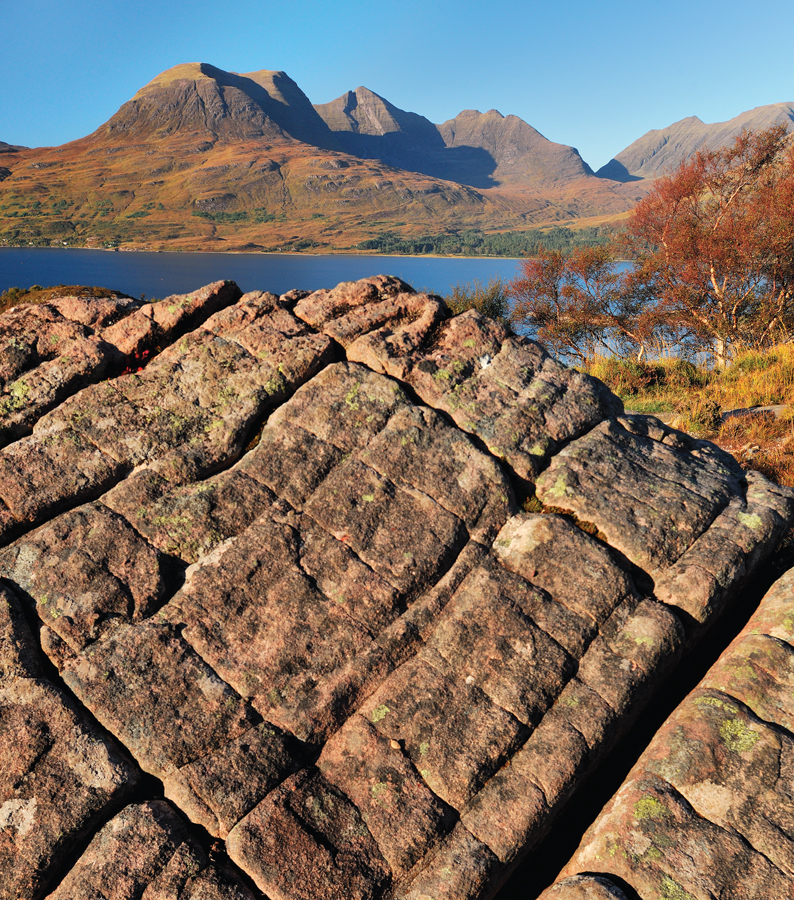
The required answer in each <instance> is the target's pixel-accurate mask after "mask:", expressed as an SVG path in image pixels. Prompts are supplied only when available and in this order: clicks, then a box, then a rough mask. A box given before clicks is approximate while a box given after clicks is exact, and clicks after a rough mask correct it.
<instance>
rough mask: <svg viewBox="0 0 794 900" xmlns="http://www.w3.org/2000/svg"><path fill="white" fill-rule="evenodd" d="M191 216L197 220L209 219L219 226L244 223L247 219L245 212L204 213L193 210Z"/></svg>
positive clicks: (201, 210) (199, 210) (203, 211)
mask: <svg viewBox="0 0 794 900" xmlns="http://www.w3.org/2000/svg"><path fill="white" fill-rule="evenodd" d="M193 215H194V216H196V217H197V218H199V219H209V221H210V222H217V223H218V224H219V225H228V224H230V223H232V222H245V221H246V220H247V219H248V213H247V212H206V211H205V210H203V209H194V210H193Z"/></svg>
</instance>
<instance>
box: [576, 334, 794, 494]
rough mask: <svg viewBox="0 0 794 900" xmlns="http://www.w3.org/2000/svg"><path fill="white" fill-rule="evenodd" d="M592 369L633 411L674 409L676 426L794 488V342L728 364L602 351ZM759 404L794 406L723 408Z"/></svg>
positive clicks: (664, 411)
mask: <svg viewBox="0 0 794 900" xmlns="http://www.w3.org/2000/svg"><path fill="white" fill-rule="evenodd" d="M587 371H588V373H589V374H591V375H594V376H595V377H596V378H599V379H601V381H603V382H604V383H605V384H607V386H608V387H610V388H611V389H612V390H613V391H614V392H615V393H616V394H618V396H619V397H620V398H621V399H622V400H623V403H624V404H625V406H626V409H628V410H631V411H634V412H644V413H659V414H661V413H672V414H673V415H672V418H673V424H674V425H675V427H677V428H680V429H681V430H682V431H687V432H689V433H691V434H694V435H696V436H699V437H707V438H709V439H710V440H713V441H715V442H716V443H717V444H719V445H720V446H721V447H723V448H724V449H726V450H728V451H729V452H730V453H732V454H733V455H734V456H735V457H736V458H737V459H738V460H739V462H740V463H741V464H742V465H743V466H744V467H745V468H747V469H755V470H757V471H760V472H763V473H764V474H765V475H766V476H767V477H769V478H771V479H772V480H773V481H776V482H778V484H785V485H789V486H794V415H793V414H792V413H794V344H781V345H779V346H777V347H774V348H772V349H771V350H768V351H766V352H758V351H748V352H746V353H742V354H739V355H737V356H736V357H735V358H734V360H733V362H732V364H731V365H730V366H729V367H728V368H726V369H724V370H714V369H706V368H702V367H696V366H694V365H693V364H692V363H690V362H688V361H686V360H680V359H678V360H676V359H664V360H655V361H652V362H636V361H633V360H623V359H614V358H607V357H598V358H596V359H593V360H592V361H591V363H590V364H589V365H588V367H587ZM758 406H792V412H789V411H787V410H784V411H783V412H782V414H778V415H774V414H773V413H771V412H770V413H765V414H758V413H756V414H753V415H742V416H731V417H729V418H726V419H724V420H723V417H722V414H723V413H724V412H727V411H729V410H747V409H751V408H753V407H758Z"/></svg>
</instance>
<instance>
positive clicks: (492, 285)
mask: <svg viewBox="0 0 794 900" xmlns="http://www.w3.org/2000/svg"><path fill="white" fill-rule="evenodd" d="M444 299H445V300H446V302H447V306H448V307H449V308H450V309H451V310H452V312H453V313H454V314H455V315H458V313H462V312H466V310H467V309H476V310H477V312H478V313H481V314H482V315H484V316H489V317H490V318H491V319H498V320H499V321H501V322H503V323H504V324H509V319H510V298H509V293H508V285H507V283H506V282H504V281H502V279H501V278H499V277H498V276H497V277H495V278H492V279H491V280H490V281H489V282H488V284H486V285H483V283H482V282H481V281H479V280H477V279H475V280H474V281H473V282H471V283H470V284H456V285H455V286H454V287H453V288H452V293H451V294H448V295H447V296H446V297H445V298H444Z"/></svg>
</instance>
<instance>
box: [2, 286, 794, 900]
mask: <svg viewBox="0 0 794 900" xmlns="http://www.w3.org/2000/svg"><path fill="white" fill-rule="evenodd" d="M0 340H2V346H0V375H1V376H2V379H3V380H2V395H1V396H0V434H1V435H2V436H3V448H2V449H1V450H0V536H1V537H2V546H0V575H2V579H3V580H2V584H1V585H0V760H2V764H1V765H0V898H3V900H6V898H8V900H11V898H15V900H17V898H25V900H35V898H39V897H45V896H47V895H48V894H49V895H51V896H53V897H58V898H67V897H76V896H85V897H91V898H94V897H96V898H100V897H102V898H104V897H111V896H112V897H114V898H116V897H128V896H129V897H133V896H134V897H140V896H143V897H146V898H148V897H149V896H151V897H155V896H157V897H160V896H168V897H176V898H186V900H187V898H194V900H215V898H218V900H227V898H235V900H236V898H250V897H252V896H258V897H262V896H266V897H268V898H271V900H282V898H283V900H308V898H319V897H322V898H340V900H341V898H392V897H395V898H396V897H404V898H412V900H426V898H431V897H442V896H443V897H447V898H485V897H489V896H492V895H493V894H494V892H495V891H496V890H498V888H499V886H500V884H501V883H502V882H503V881H504V879H505V878H506V877H507V875H508V874H509V872H510V871H511V869H512V867H514V866H515V865H516V863H517V862H518V861H519V860H520V859H521V858H522V856H523V855H525V854H526V853H527V852H528V851H529V850H530V849H531V848H533V847H537V846H538V845H539V843H540V842H541V840H543V839H544V838H546V835H547V834H549V831H550V829H551V828H552V825H553V821H554V818H555V816H556V815H557V814H558V813H559V812H560V810H561V809H562V808H563V807H564V806H565V805H566V804H567V803H568V802H569V800H570V799H571V797H573V796H574V794H575V792H576V791H577V789H578V788H579V787H580V785H581V784H582V782H583V781H584V779H585V776H586V775H587V773H588V772H589V771H590V770H592V768H593V767H594V766H595V764H596V763H597V762H598V761H600V760H601V759H603V758H604V756H605V755H606V754H607V753H609V752H610V751H612V750H613V748H614V747H615V746H616V745H617V744H618V742H619V739H620V737H621V735H622V734H623V733H624V732H625V731H626V730H627V729H628V728H629V726H630V725H631V723H632V721H633V719H634V717H635V716H636V715H637V713H638V712H639V711H640V710H641V709H642V708H643V706H645V705H646V704H647V703H648V702H649V700H651V699H652V698H653V697H654V695H655V694H656V693H657V692H658V690H659V688H660V686H661V684H662V681H663V679H664V678H665V676H666V675H667V674H668V673H669V672H670V671H671V669H673V668H674V667H675V666H676V664H677V662H678V660H679V658H680V656H681V654H682V652H684V651H686V650H688V649H689V648H691V647H692V646H693V645H694V643H695V641H696V640H697V639H698V638H699V636H700V635H701V633H702V632H703V631H704V630H705V629H706V628H707V627H708V626H709V625H710V624H711V623H712V622H713V621H714V620H715V619H716V618H717V617H718V616H719V615H721V614H722V613H723V612H725V611H726V610H727V609H729V608H730V603H731V600H732V598H733V596H734V595H735V592H736V590H737V589H738V587H739V586H740V585H741V584H743V583H744V582H745V581H746V579H747V577H748V576H750V575H751V574H752V573H753V571H754V570H755V569H756V568H757V567H758V565H759V563H761V562H762V561H763V559H764V558H765V556H767V555H768V554H769V553H770V552H771V550H772V549H773V548H774V547H775V546H776V544H777V542H778V541H779V539H780V536H781V535H782V533H783V532H784V530H785V529H786V528H787V526H788V524H789V523H790V521H791V519H792V517H794V496H793V495H792V492H790V491H787V490H785V489H782V488H778V487H776V486H774V485H772V484H771V483H770V482H768V481H766V480H765V479H764V478H763V477H762V476H759V475H755V474H747V473H744V472H743V471H742V470H741V469H740V468H739V467H738V465H737V464H736V463H734V462H733V460H732V459H731V458H730V457H729V456H727V455H725V454H723V453H722V452H721V451H719V450H718V449H717V448H715V447H713V446H711V445H710V444H707V443H705V442H700V441H696V440H693V439H692V438H689V437H687V436H686V435H683V434H681V433H680V432H676V431H674V430H671V429H669V428H667V427H665V426H664V425H662V424H661V423H660V422H658V421H657V420H655V419H652V418H647V417H640V416H625V415H623V411H622V406H621V404H620V401H619V400H618V399H617V398H616V397H614V396H613V395H611V394H610V393H609V391H608V390H607V389H606V388H605V387H604V386H603V385H602V384H601V383H600V382H598V381H596V380H594V379H591V378H589V377H587V376H585V375H582V374H580V373H578V372H575V371H573V370H569V369H566V368H565V367H563V366H562V365H560V364H559V363H557V362H556V361H555V360H554V359H552V358H551V357H550V356H549V355H548V354H547V353H546V352H545V350H544V349H543V348H542V347H540V346H539V345H538V344H536V343H534V342H532V341H530V340H527V339H525V338H523V337H519V336H516V335H513V334H511V333H510V332H509V331H508V330H507V329H506V328H505V327H504V326H503V325H501V324H500V323H498V322H495V321H493V320H489V319H485V318H483V317H481V316H480V315H479V314H478V313H476V312H474V311H470V312H467V313H464V314H462V315H460V316H457V317H451V316H450V314H449V312H448V310H447V308H446V307H445V305H444V303H443V301H441V300H440V299H439V298H437V297H433V296H428V295H425V294H418V293H416V292H414V291H413V290H412V289H411V288H410V287H409V286H408V285H406V284H405V283H403V282H402V281H400V280H399V279H397V278H393V277H389V276H378V277H376V278H371V279H366V280H364V281H359V282H355V283H347V284H342V285H339V286H337V287H336V288H334V289H332V290H323V291H316V292H314V293H311V294H309V293H307V292H303V291H292V292H290V293H289V294H286V295H283V296H282V297H277V296H275V295H273V294H269V293H266V292H262V291H255V292H252V293H248V294H245V295H241V292H240V291H239V289H237V287H236V285H234V284H232V283H230V282H218V283H216V284H213V285H209V286H207V287H205V288H202V289H201V290H199V291H195V292H193V293H192V294H186V295H183V296H177V297H169V298H167V299H166V300H162V301H158V302H157V303H153V304H141V303H138V302H136V301H130V300H129V299H113V298H104V299H102V300H96V299H85V300H81V299H80V298H69V299H62V300H58V301H54V302H52V303H50V304H47V305H42V306H38V307H24V308H17V309H15V310H12V311H11V312H9V313H6V314H5V315H3V316H2V317H0ZM726 677H727V676H726ZM723 689H724V688H723V687H715V686H710V687H708V688H707V689H706V688H704V691H705V693H703V697H705V698H707V699H708V698H712V697H716V698H717V699H718V700H719V701H720V702H722V703H723V706H722V707H719V708H718V706H717V703H716V700H715V702H714V703H711V705H709V703H710V702H711V701H709V703H706V701H705V700H704V701H703V703H705V704H706V706H708V711H709V712H708V714H709V715H710V716H712V718H713V717H714V716H718V713H719V711H720V710H722V712H725V710H726V709H728V707H727V706H725V705H724V704H725V703H734V705H736V704H738V700H736V701H734V700H730V701H729V700H725V701H723V700H722V699H720V698H721V696H722V695H721V694H718V693H715V691H717V692H719V691H720V690H723ZM773 695H774V692H773V691H771V690H770V692H769V696H770V697H772V696H773ZM774 696H777V695H774ZM742 702H743V703H746V702H747V701H746V700H742ZM770 702H772V701H771V700H770ZM782 702H783V701H782V700H781V703H782ZM701 706H703V704H701ZM697 709H698V710H700V709H701V707H697ZM731 709H733V707H731ZM736 709H737V710H738V711H737V712H736V714H735V715H734V713H733V712H731V711H730V710H729V711H728V712H730V715H731V716H733V719H736V721H737V722H738V723H739V724H738V725H737V726H735V729H734V730H736V729H738V731H736V734H737V735H738V736H737V737H736V740H738V741H740V742H741V741H742V740H744V738H743V737H742V735H745V737H746V732H748V729H749V730H750V731H752V730H753V728H755V725H754V724H753V722H754V721H755V720H754V719H752V721H751V714H750V713H749V712H748V713H745V712H744V711H743V710H744V708H743V707H742V708H741V709H739V706H738V705H737V706H736ZM728 712H726V713H725V715H728ZM754 714H757V715H758V716H760V717H761V718H765V715H764V714H763V713H761V712H757V713H754ZM742 716H744V718H742ZM748 716H749V717H750V718H748ZM733 719H731V721H733ZM745 719H746V720H747V721H745ZM692 727H693V728H695V727H697V728H700V729H701V730H704V729H706V730H707V729H708V728H712V730H714V729H717V731H718V732H719V729H720V728H721V727H722V726H721V725H720V724H719V722H717V720H716V719H715V720H714V722H711V720H710V719H709V721H708V722H707V723H706V725H702V726H700V725H698V726H695V725H693V726H692ZM732 727H733V726H732ZM731 733H733V732H731ZM753 733H755V732H753ZM748 740H749V739H748ZM769 740H770V741H771V740H772V738H771V737H770V738H769ZM780 740H782V738H780ZM742 746H744V745H742ZM753 746H754V747H755V743H754V744H753ZM759 746H760V744H759ZM764 746H766V745H764ZM770 746H771V745H770ZM751 749H752V748H751ZM770 752H771V751H770ZM682 772H683V769H682ZM688 777H689V776H688V775H686V774H682V775H681V779H683V780H684V781H686V779H687V778H688ZM703 777H704V778H705V775H704V776H703ZM731 777H732V776H731ZM759 777H760V776H759ZM690 780H691V779H690ZM701 780H702V779H701ZM687 783H689V782H687ZM693 783H695V782H693ZM698 783H699V782H698ZM659 790H661V788H660V789H659ZM695 790H697V784H695ZM769 790H773V791H774V790H777V788H775V786H774V785H772V786H771V787H769ZM655 796H656V795H654V797H655ZM732 796H733V795H732ZM734 799H735V798H734ZM653 802H654V803H656V802H658V803H662V802H664V799H663V798H662V799H658V798H657V799H654V801H653ZM770 802H771V801H770ZM648 803H649V804H650V803H651V801H648ZM737 803H739V800H736V802H734V800H731V802H730V803H729V806H730V808H731V809H734V807H735V808H736V809H738V806H736V804H737ZM731 804H732V805H731ZM648 808H649V810H651V806H649V807H648ZM655 809H656V807H655V806H653V810H655ZM729 812H730V811H729ZM729 812H726V813H725V815H729ZM734 812H735V810H734ZM730 814H731V815H733V813H730ZM671 815H672V814H671ZM676 815H677V813H676ZM682 815H683V814H682ZM736 815H738V813H736ZM759 815H760V814H759ZM671 821H672V820H671ZM676 821H678V820H677V819H676ZM682 821H683V820H682ZM715 821H716V820H715ZM726 821H727V820H726ZM731 821H732V820H731ZM684 825H686V822H684ZM682 827H683V826H682ZM686 827H688V825H687V826H686ZM764 827H765V825H764V822H763V821H761V819H759V825H758V828H759V829H761V831H763V828H764ZM781 827H782V826H781ZM759 833H760V832H759ZM548 839H549V840H553V839H554V832H553V830H552V831H551V837H550V838H548ZM731 859H733V857H731ZM726 865H734V863H733V862H730V863H727V864H726ZM583 871H584V870H583ZM586 871H595V870H594V869H593V867H592V866H590V867H589V868H588V869H587V870H586ZM765 871H766V870H765ZM759 877H761V876H759ZM763 877H766V875H764V876H763ZM770 877H772V876H770ZM776 877H777V876H776ZM764 883H765V884H766V882H764ZM769 883H770V884H772V882H771V881H770V882H769ZM610 884H612V886H610ZM774 884H775V888H774V890H772V888H770V891H771V893H770V894H769V895H770V896H778V895H779V896H783V894H780V893H779V892H778V893H775V892H776V891H778V887H777V884H778V883H777V882H774ZM613 888H614V890H613ZM566 889H567V888H566ZM570 889H571V890H574V889H575V890H578V891H579V893H578V894H576V893H574V894H571V896H572V897H573V896H576V897H578V896H582V897H589V896H599V897H600V896H614V897H619V896H620V893H619V885H618V886H615V885H614V884H613V883H610V882H609V881H608V880H605V878H600V879H599V878H591V879H590V880H589V881H588V880H587V879H584V880H582V878H579V880H578V881H577V882H576V885H574V887H571V888H570ZM591 889H592V890H591ZM53 891H54V893H52V892H53ZM582 891H585V893H582ZM587 891H590V893H587ZM593 891H596V892H597V891H601V893H600V894H599V893H593ZM604 891H606V892H607V893H604ZM609 891H612V893H611V894H610V893H609ZM615 891H618V893H615ZM260 892H261V893H260ZM682 896H683V895H682Z"/></svg>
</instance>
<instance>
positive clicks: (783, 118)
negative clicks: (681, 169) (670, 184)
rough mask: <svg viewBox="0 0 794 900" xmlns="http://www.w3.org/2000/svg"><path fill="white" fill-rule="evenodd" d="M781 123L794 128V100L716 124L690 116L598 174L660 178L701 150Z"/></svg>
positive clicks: (626, 152) (638, 142) (628, 149)
mask: <svg viewBox="0 0 794 900" xmlns="http://www.w3.org/2000/svg"><path fill="white" fill-rule="evenodd" d="M779 124H785V125H786V127H787V128H788V129H789V130H792V129H794V103H772V104H770V105H769V106H757V107H756V108H755V109H751V110H748V111H747V112H743V113H740V114H739V115H738V116H734V118H732V119H729V120H728V121H727V122H716V123H714V124H707V123H705V122H702V121H701V120H700V119H699V118H698V117H697V116H688V117H687V118H686V119H681V120H680V121H679V122H674V123H673V124H672V125H668V127H667V128H660V129H654V130H653V131H649V132H647V134H644V135H643V136H642V137H641V138H639V139H638V140H636V141H634V143H633V144H629V146H628V147H626V149H625V150H622V151H621V152H620V153H618V155H617V156H616V157H614V159H611V160H610V161H609V162H608V163H607V164H606V165H605V166H602V167H601V168H600V169H599V170H598V172H596V175H598V177H599V178H609V179H612V180H613V181H638V180H640V179H643V178H658V177H659V176H660V175H665V174H667V173H668V172H673V171H674V170H675V169H677V168H678V166H680V165H681V163H682V162H683V161H684V160H685V159H689V157H690V156H692V155H693V154H694V153H696V152H697V151H698V150H719V148H720V147H726V146H728V145H729V144H732V143H733V141H734V140H735V139H736V138H737V137H738V136H739V134H741V132H742V131H744V130H746V131H760V130H762V129H765V128H771V127H772V126H773V125H779Z"/></svg>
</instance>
